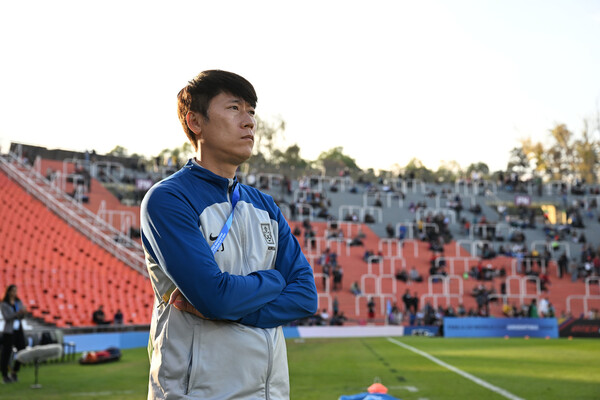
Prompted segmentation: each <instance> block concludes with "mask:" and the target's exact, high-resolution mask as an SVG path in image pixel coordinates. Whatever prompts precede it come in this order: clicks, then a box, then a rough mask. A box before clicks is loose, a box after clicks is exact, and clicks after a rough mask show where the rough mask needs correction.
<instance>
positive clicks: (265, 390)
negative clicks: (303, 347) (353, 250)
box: [141, 70, 317, 400]
mask: <svg viewBox="0 0 600 400" xmlns="http://www.w3.org/2000/svg"><path fill="white" fill-rule="evenodd" d="M256 101H257V97H256V93H255V91H254V88H253V87H252V85H251V84H250V83H249V82H248V81H247V80H246V79H244V78H242V77H241V76H238V75H236V74H233V73H230V72H225V71H218V70H211V71H204V72H202V73H200V74H199V75H198V76H197V77H196V78H195V79H193V80H192V81H191V82H190V83H189V84H188V86H186V87H185V88H184V89H182V90H181V91H180V92H179V95H178V114H179V119H180V121H181V123H182V126H183V129H184V131H185V132H186V135H187V136H188V138H189V140H190V142H191V144H192V145H193V147H194V150H195V151H196V157H195V158H194V159H190V160H189V161H188V163H187V164H186V165H185V166H184V167H183V168H182V169H181V170H180V171H178V172H176V173H175V174H173V175H172V176H171V177H169V178H167V179H165V180H163V181H161V182H159V183H158V184H156V185H155V186H154V187H152V188H151V189H150V191H149V192H148V193H147V195H146V196H145V198H144V200H143V202H142V209H141V227H142V242H143V245H144V249H145V251H146V264H147V267H148V271H149V273H150V278H151V282H152V286H153V289H154V292H155V304H154V309H153V315H152V325H151V329H150V348H151V360H150V384H149V393H148V398H149V399H273V400H275V399H287V398H289V376H288V366H287V355H286V348H285V341H284V336H283V331H282V329H281V325H283V324H286V323H288V322H291V321H294V320H296V319H300V318H304V317H308V316H311V315H313V314H314V313H315V312H316V310H317V294H316V288H315V282H314V278H313V272H312V268H311V267H310V265H309V263H308V262H307V260H306V258H305V257H304V255H303V254H302V251H301V247H300V245H299V244H298V242H297V240H296V238H295V237H294V236H293V235H292V234H291V231H290V227H289V225H288V224H287V222H286V221H285V219H284V217H283V215H282V214H281V211H280V210H279V208H278V207H277V206H276V205H275V203H274V201H273V199H272V198H271V197H270V196H267V195H265V194H263V193H261V192H259V191H258V190H257V189H254V188H252V187H250V186H245V185H242V184H239V183H238V182H237V179H236V177H235V172H236V170H237V168H238V166H239V165H240V164H241V163H243V162H244V161H246V160H247V159H248V158H249V157H250V155H251V153H252V147H253V145H254V129H255V126H256V120H255V118H254V109H255V106H256Z"/></svg>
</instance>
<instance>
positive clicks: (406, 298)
mask: <svg viewBox="0 0 600 400" xmlns="http://www.w3.org/2000/svg"><path fill="white" fill-rule="evenodd" d="M402 302H403V303H404V312H405V313H408V312H409V311H410V310H411V307H412V297H411V295H410V290H409V289H406V290H405V291H404V294H403V295H402Z"/></svg>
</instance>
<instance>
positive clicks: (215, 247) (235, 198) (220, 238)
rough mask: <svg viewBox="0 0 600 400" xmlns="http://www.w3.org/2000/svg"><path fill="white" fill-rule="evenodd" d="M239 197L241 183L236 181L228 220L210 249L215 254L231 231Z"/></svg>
mask: <svg viewBox="0 0 600 400" xmlns="http://www.w3.org/2000/svg"><path fill="white" fill-rule="evenodd" d="M239 199H240V185H239V184H237V183H236V185H235V187H234V188H233V194H232V195H231V214H229V217H228V218H227V221H225V225H223V228H221V233H219V236H217V239H216V240H215V241H214V242H213V244H212V246H210V250H211V251H212V253H213V254H215V253H216V252H217V250H219V247H221V245H222V244H223V241H224V240H225V236H227V234H228V233H229V229H231V223H232V222H233V212H234V211H235V205H236V204H237V202H238V200H239Z"/></svg>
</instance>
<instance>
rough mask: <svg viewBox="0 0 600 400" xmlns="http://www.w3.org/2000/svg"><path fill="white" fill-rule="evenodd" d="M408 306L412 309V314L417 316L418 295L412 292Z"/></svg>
mask: <svg viewBox="0 0 600 400" xmlns="http://www.w3.org/2000/svg"><path fill="white" fill-rule="evenodd" d="M410 304H411V307H412V309H413V312H414V313H415V314H417V313H418V312H419V293H417V292H414V293H413V295H412V297H411V299H410Z"/></svg>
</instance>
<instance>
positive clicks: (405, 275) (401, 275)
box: [396, 267, 408, 282]
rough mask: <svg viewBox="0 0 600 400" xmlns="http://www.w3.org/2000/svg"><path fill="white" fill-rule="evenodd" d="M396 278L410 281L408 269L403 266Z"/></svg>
mask: <svg viewBox="0 0 600 400" xmlns="http://www.w3.org/2000/svg"><path fill="white" fill-rule="evenodd" d="M396 279H398V280H399V281H402V282H408V272H407V271H406V268H404V267H402V269H401V270H400V271H398V272H397V273H396Z"/></svg>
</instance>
